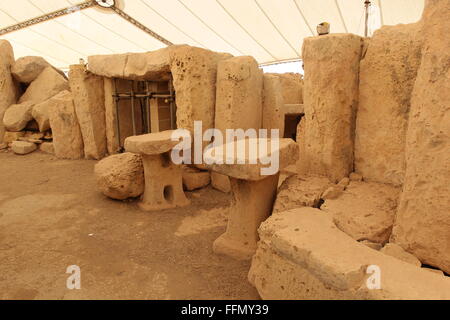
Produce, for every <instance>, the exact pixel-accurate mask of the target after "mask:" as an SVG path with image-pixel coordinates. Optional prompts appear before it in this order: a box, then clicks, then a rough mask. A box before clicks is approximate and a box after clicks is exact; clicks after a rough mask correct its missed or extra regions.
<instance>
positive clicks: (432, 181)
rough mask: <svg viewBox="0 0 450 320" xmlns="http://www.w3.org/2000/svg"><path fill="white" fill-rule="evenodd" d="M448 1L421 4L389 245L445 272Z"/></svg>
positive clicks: (449, 175) (448, 266)
mask: <svg viewBox="0 0 450 320" xmlns="http://www.w3.org/2000/svg"><path fill="white" fill-rule="evenodd" d="M449 12H450V1H448V0H429V1H426V6H425V10H424V14H423V17H422V23H423V28H422V30H421V35H422V36H423V39H424V46H423V48H422V61H421V65H420V68H419V70H418V72H417V78H416V82H415V85H414V90H413V93H412V99H411V110H410V117H409V125H408V130H407V133H406V147H405V148H406V149H405V150H406V172H405V181H404V184H403V193H402V196H401V201H400V204H399V208H398V212H397V219H396V222H395V227H394V231H393V238H392V239H391V242H394V243H396V244H398V245H400V246H401V247H402V248H403V249H405V250H406V251H407V252H410V253H412V254H414V255H415V256H416V257H417V258H418V259H419V260H420V261H422V263H423V264H426V265H430V266H433V267H436V268H439V269H441V270H442V271H444V272H446V273H450V250H449V248H450V236H449V235H450V210H449V208H450V193H449V181H450V161H449V154H450V108H449V106H450V81H449V65H450V64H449V61H450V50H448V48H449V47H450V37H449V36H448V30H450V19H449V14H448V13H449Z"/></svg>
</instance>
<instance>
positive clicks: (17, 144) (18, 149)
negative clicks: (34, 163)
mask: <svg viewBox="0 0 450 320" xmlns="http://www.w3.org/2000/svg"><path fill="white" fill-rule="evenodd" d="M11 148H12V151H13V152H14V153H15V154H22V155H24V154H28V153H31V152H33V151H34V150H36V149H37V146H36V144H34V143H32V142H27V141H14V142H13V143H12V146H11Z"/></svg>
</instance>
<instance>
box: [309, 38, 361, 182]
mask: <svg viewBox="0 0 450 320" xmlns="http://www.w3.org/2000/svg"><path fill="white" fill-rule="evenodd" d="M361 44H362V38H361V37H359V36H356V35H352V34H330V35H326V36H320V37H310V38H306V39H305V41H304V42H303V55H302V56H303V61H304V64H305V78H304V107H305V119H304V120H302V122H303V121H306V123H305V135H304V139H305V142H304V143H305V150H304V155H303V156H302V157H301V161H306V163H305V165H306V168H307V172H303V173H309V174H319V175H326V176H328V177H329V178H330V179H331V180H333V181H334V182H338V181H339V180H341V179H342V178H344V177H346V176H348V175H349V173H350V172H352V171H353V140H354V130H355V113H356V109H357V104H358V83H359V82H358V77H359V61H360V56H361Z"/></svg>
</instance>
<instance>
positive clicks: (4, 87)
mask: <svg viewBox="0 0 450 320" xmlns="http://www.w3.org/2000/svg"><path fill="white" fill-rule="evenodd" d="M13 63H14V52H13V49H12V47H11V44H10V43H9V42H8V41H6V40H0V143H2V142H3V136H4V135H5V127H4V125H3V116H4V114H5V111H6V109H7V108H8V107H9V106H10V105H12V104H15V103H16V102H17V97H18V94H19V90H18V87H17V84H16V83H15V81H14V79H13V77H12V75H11V65H12V64H13Z"/></svg>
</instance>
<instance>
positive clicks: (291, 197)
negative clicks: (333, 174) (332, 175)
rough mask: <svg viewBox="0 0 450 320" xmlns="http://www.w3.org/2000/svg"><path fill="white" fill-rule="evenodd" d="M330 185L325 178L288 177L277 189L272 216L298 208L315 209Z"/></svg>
mask: <svg viewBox="0 0 450 320" xmlns="http://www.w3.org/2000/svg"><path fill="white" fill-rule="evenodd" d="M330 185H331V183H330V180H328V178H327V177H321V176H301V175H293V176H290V177H288V178H287V179H286V180H285V181H284V182H283V184H282V185H281V186H280V188H279V189H278V195H277V199H276V201H275V204H274V207H273V212H272V214H275V213H279V212H284V211H287V210H290V209H294V208H299V207H317V206H318V205H319V202H320V198H321V195H322V193H323V192H324V190H326V189H327V187H328V186H330Z"/></svg>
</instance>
